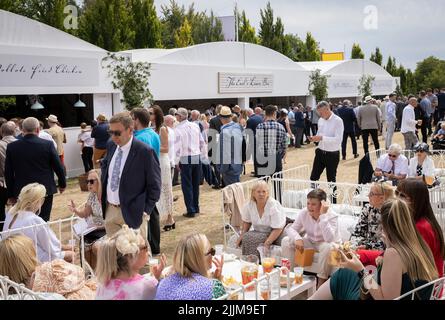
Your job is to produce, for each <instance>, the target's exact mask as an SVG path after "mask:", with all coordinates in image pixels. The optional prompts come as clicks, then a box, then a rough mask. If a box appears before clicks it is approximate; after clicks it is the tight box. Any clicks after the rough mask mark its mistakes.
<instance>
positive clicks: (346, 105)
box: [336, 100, 358, 160]
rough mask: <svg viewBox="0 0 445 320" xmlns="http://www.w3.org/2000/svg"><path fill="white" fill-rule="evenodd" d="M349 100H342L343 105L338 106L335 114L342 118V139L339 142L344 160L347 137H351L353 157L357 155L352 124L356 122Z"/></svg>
mask: <svg viewBox="0 0 445 320" xmlns="http://www.w3.org/2000/svg"><path fill="white" fill-rule="evenodd" d="M350 105H351V102H350V101H349V100H345V101H343V105H342V106H341V107H340V108H338V109H337V110H336V111H337V115H338V116H339V117H340V118H341V119H342V120H343V126H344V128H345V130H344V131H343V141H342V143H341V155H342V158H343V160H346V144H347V143H348V137H349V138H351V143H352V153H353V154H354V158H357V157H358V154H357V141H356V140H355V130H354V124H355V123H356V122H357V117H356V116H355V112H354V109H352V108H351V107H350Z"/></svg>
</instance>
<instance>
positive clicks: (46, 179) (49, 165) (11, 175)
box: [5, 117, 66, 221]
mask: <svg viewBox="0 0 445 320" xmlns="http://www.w3.org/2000/svg"><path fill="white" fill-rule="evenodd" d="M22 131H23V134H24V136H23V138H22V139H20V140H17V141H14V142H11V143H10V144H9V145H8V148H7V149H6V161H5V180H6V187H7V192H8V203H10V204H14V203H15V202H16V201H17V197H18V196H19V194H20V190H22V188H23V187H24V186H26V185H28V184H30V183H33V182H37V183H40V184H43V185H44V186H45V188H46V197H45V202H44V203H43V205H42V208H41V210H40V217H41V218H42V219H43V220H45V221H49V219H50V215H51V209H52V206H53V195H54V194H55V193H56V192H57V187H56V182H55V181H54V173H56V175H57V178H58V182H59V192H60V193H62V192H63V191H64V190H65V188H66V179H65V171H64V168H63V166H62V162H61V161H60V158H59V155H58V154H57V151H56V149H55V148H54V144H53V143H52V142H51V141H48V140H44V139H41V138H39V137H38V136H39V131H40V123H39V120H37V119H36V118H34V117H29V118H26V119H25V120H23V123H22Z"/></svg>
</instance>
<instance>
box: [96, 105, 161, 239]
mask: <svg viewBox="0 0 445 320" xmlns="http://www.w3.org/2000/svg"><path fill="white" fill-rule="evenodd" d="M109 124H110V130H109V131H108V132H109V134H110V135H111V139H112V141H113V143H109V144H108V145H107V154H106V157H105V158H104V160H103V161H102V178H101V180H102V185H103V189H102V212H104V213H105V216H104V218H105V230H106V232H107V236H112V235H113V234H115V233H116V232H117V231H119V230H120V229H121V228H122V225H124V224H127V225H128V226H129V227H130V228H133V229H139V228H140V229H141V234H142V236H143V237H144V238H146V237H147V221H146V220H145V219H144V218H143V217H144V213H146V214H151V212H152V210H153V208H154V207H155V204H156V202H157V201H158V200H159V196H160V193H161V169H160V166H159V160H158V157H157V156H156V154H155V151H154V150H153V149H152V148H150V147H149V146H148V145H146V144H144V143H143V142H141V141H139V140H137V139H135V138H133V125H134V124H133V119H132V118H131V116H130V114H129V113H128V112H122V113H118V114H116V115H114V116H113V117H112V118H111V119H110V121H109Z"/></svg>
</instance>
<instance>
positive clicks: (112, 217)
mask: <svg viewBox="0 0 445 320" xmlns="http://www.w3.org/2000/svg"><path fill="white" fill-rule="evenodd" d="M124 224H125V220H124V217H123V216H122V211H121V208H118V207H115V206H111V205H109V204H107V209H106V214H105V231H106V233H107V237H111V236H113V235H114V234H115V233H116V232H118V231H119V230H120V229H121V228H122V226H123V225H124ZM139 229H140V232H141V236H142V238H143V239H144V240H145V239H147V215H146V214H145V213H144V216H143V217H142V224H141V226H140V227H139Z"/></svg>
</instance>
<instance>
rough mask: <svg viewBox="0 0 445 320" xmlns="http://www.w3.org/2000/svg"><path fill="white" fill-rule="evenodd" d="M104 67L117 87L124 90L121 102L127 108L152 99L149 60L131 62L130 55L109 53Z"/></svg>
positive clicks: (129, 108) (140, 105)
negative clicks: (149, 82)
mask: <svg viewBox="0 0 445 320" xmlns="http://www.w3.org/2000/svg"><path fill="white" fill-rule="evenodd" d="M102 68H106V69H108V75H109V76H110V77H111V78H112V82H111V83H112V84H113V87H114V88H115V89H119V90H120V91H121V92H122V95H123V98H122V99H121V102H123V103H124V104H125V107H126V108H127V110H131V109H133V108H136V107H142V106H143V105H144V103H145V102H146V101H151V99H152V95H151V93H150V89H149V84H148V79H149V77H150V64H149V63H147V62H136V63H135V62H131V61H130V58H129V57H128V56H122V55H118V54H115V53H108V55H107V57H105V58H104V59H103V64H102Z"/></svg>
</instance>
